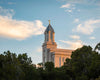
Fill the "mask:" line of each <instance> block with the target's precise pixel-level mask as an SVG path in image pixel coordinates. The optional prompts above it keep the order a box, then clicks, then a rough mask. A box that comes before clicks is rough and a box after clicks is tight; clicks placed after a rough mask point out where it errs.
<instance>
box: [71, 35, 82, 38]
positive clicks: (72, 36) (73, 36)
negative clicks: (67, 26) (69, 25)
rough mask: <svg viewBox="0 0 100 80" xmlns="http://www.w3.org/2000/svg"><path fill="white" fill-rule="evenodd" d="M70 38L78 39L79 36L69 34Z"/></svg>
mask: <svg viewBox="0 0 100 80" xmlns="http://www.w3.org/2000/svg"><path fill="white" fill-rule="evenodd" d="M70 37H71V38H72V39H80V36H78V35H71V36H70Z"/></svg>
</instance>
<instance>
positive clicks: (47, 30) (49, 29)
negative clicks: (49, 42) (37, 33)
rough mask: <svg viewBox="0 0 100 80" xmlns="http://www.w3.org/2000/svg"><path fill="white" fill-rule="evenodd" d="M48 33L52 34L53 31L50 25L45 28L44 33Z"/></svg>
mask: <svg viewBox="0 0 100 80" xmlns="http://www.w3.org/2000/svg"><path fill="white" fill-rule="evenodd" d="M49 31H51V32H54V29H53V28H52V26H51V25H50V24H49V25H48V27H47V28H46V30H45V33H46V32H47V33H48V32H49Z"/></svg>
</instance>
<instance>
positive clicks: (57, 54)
mask: <svg viewBox="0 0 100 80" xmlns="http://www.w3.org/2000/svg"><path fill="white" fill-rule="evenodd" d="M44 35H45V40H44V43H43V45H42V50H43V51H42V59H43V65H44V64H45V63H46V62H53V63H54V66H55V67H61V66H62V65H63V64H64V62H65V60H66V58H70V57H71V54H72V51H73V50H68V49H59V48H57V43H56V42H55V32H54V29H53V28H52V26H51V25H50V20H49V25H48V27H47V28H46V30H45V32H44Z"/></svg>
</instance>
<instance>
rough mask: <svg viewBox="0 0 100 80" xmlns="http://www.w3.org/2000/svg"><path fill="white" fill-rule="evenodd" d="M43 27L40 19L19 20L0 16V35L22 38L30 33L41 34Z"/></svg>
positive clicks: (30, 34)
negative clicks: (32, 20) (30, 20)
mask: <svg viewBox="0 0 100 80" xmlns="http://www.w3.org/2000/svg"><path fill="white" fill-rule="evenodd" d="M44 30H45V27H44V26H43V24H42V22H41V21H40V20H36V21H34V22H29V21H23V20H21V21H19V20H14V19H11V18H8V17H3V16H0V36H3V37H8V38H14V39H18V40H23V39H25V38H28V37H30V36H32V35H40V34H43V32H44Z"/></svg>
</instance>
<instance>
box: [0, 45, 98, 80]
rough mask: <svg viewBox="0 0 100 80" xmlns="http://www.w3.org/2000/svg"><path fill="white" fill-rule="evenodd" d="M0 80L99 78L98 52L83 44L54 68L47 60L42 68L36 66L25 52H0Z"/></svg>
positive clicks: (81, 79)
mask: <svg viewBox="0 0 100 80" xmlns="http://www.w3.org/2000/svg"><path fill="white" fill-rule="evenodd" d="M39 65H41V66H42V63H39ZM0 80H100V53H98V52H96V51H93V50H92V48H91V47H90V46H83V47H82V48H80V49H77V50H75V51H74V52H73V53H72V55H71V59H68V58H67V59H66V61H65V63H64V66H62V67H60V68H55V67H54V64H53V63H52V62H47V63H46V64H45V69H43V68H42V67H40V68H36V67H35V66H34V65H33V64H32V61H31V58H30V57H28V56H27V54H26V53H24V54H19V55H16V54H15V53H11V52H10V51H7V52H4V53H3V54H0Z"/></svg>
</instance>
